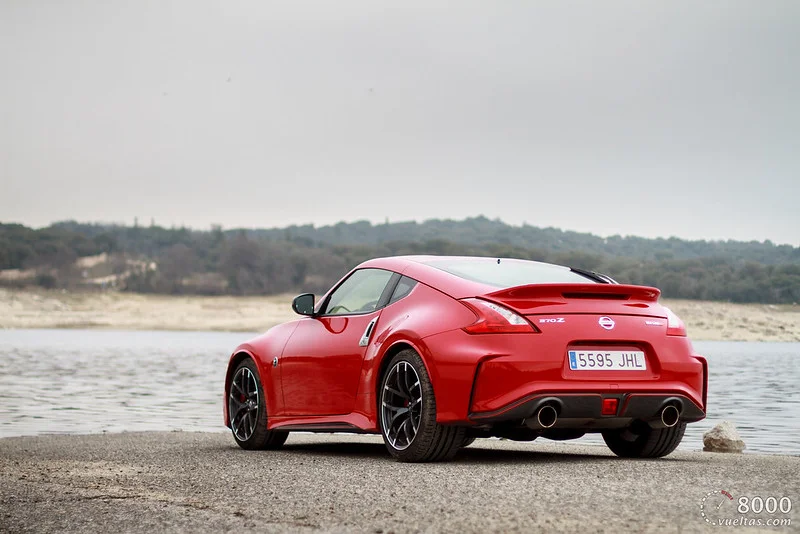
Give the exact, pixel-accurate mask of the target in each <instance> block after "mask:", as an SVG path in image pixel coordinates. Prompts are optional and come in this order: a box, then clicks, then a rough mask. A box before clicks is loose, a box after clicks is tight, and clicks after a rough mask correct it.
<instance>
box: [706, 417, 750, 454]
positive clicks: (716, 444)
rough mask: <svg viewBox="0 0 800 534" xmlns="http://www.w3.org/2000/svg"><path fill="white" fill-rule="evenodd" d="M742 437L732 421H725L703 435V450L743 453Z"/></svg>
mask: <svg viewBox="0 0 800 534" xmlns="http://www.w3.org/2000/svg"><path fill="white" fill-rule="evenodd" d="M744 448H745V444H744V441H742V437H741V436H740V435H739V432H737V430H736V427H735V426H733V423H731V422H730V421H723V422H721V423H720V424H718V425H717V426H715V427H714V428H712V429H711V430H709V431H708V432H706V433H705V434H703V450H704V451H709V452H742V451H743V450H744Z"/></svg>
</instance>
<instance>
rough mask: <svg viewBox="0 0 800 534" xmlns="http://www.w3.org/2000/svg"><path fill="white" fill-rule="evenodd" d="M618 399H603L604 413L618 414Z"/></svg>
mask: <svg viewBox="0 0 800 534" xmlns="http://www.w3.org/2000/svg"><path fill="white" fill-rule="evenodd" d="M618 405H619V401H618V400H617V399H603V415H617V406H618Z"/></svg>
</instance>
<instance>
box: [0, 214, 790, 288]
mask: <svg viewBox="0 0 800 534" xmlns="http://www.w3.org/2000/svg"><path fill="white" fill-rule="evenodd" d="M433 230H435V231H433ZM103 253H105V254H106V255H107V261H106V262H105V263H104V264H103V265H100V266H96V267H92V268H91V269H82V268H78V267H76V263H75V261H76V260H77V259H78V258H81V257H86V256H95V255H98V254H103ZM399 254H453V255H478V256H490V257H515V258H523V259H532V260H538V261H547V262H552V263H558V264H562V265H569V266H572V267H580V268H583V269H589V270H595V271H599V272H603V273H606V274H608V275H610V276H612V277H613V278H615V279H616V280H617V281H619V282H622V283H633V284H644V285H652V286H656V287H659V288H660V289H661V290H662V292H663V294H664V296H666V297H672V298H687V299H702V300H723V301H732V302H763V303H797V302H800V247H793V246H791V245H775V244H772V243H770V242H741V241H711V242H707V241H687V240H682V239H677V238H670V239H645V238H637V237H620V236H614V237H611V238H600V237H597V236H593V235H591V234H581V233H577V232H563V231H561V230H557V229H541V228H535V227H525V226H523V227H512V226H508V225H505V224H503V223H501V222H499V221H491V220H489V219H486V218H483V217H477V218H473V219H467V220H465V221H427V222H425V223H394V224H390V223H387V224H383V225H372V224H370V223H365V222H358V223H350V224H345V223H340V224H338V225H332V226H325V227H321V228H314V227H312V226H303V227H297V226H295V227H288V228H283V229H272V230H223V229H222V228H221V227H219V226H216V227H213V228H212V229H211V230H208V231H198V230H190V229H187V228H163V227H159V226H156V225H151V226H147V227H144V226H138V225H136V226H121V225H103V224H81V223H76V222H63V223H57V224H54V225H52V226H50V227H47V228H43V229H38V230H37V229H31V228H27V227H25V226H22V225H16V224H0V269H22V270H28V271H32V272H34V273H35V277H34V278H33V279H24V280H23V281H21V280H20V279H14V280H13V281H8V280H7V279H6V278H3V279H2V280H3V281H4V283H6V284H9V283H13V284H17V285H19V284H23V283H37V284H39V285H42V286H45V287H81V286H86V285H87V280H91V278H92V277H93V276H103V275H114V276H116V277H117V278H118V279H119V284H118V287H119V288H120V289H122V290H126V291H135V292H144V293H168V294H192V293H194V294H235V295H268V294H276V293H283V292H292V291H298V292H299V291H313V292H317V293H319V292H324V291H325V290H327V289H328V288H329V287H330V285H331V284H333V283H334V282H335V281H336V280H338V279H339V278H340V277H341V276H342V275H343V274H344V273H345V272H347V270H349V269H350V268H352V267H353V266H355V265H357V264H358V263H360V262H361V261H364V260H366V259H369V258H373V257H379V256H393V255H399ZM87 271H91V272H88V273H87Z"/></svg>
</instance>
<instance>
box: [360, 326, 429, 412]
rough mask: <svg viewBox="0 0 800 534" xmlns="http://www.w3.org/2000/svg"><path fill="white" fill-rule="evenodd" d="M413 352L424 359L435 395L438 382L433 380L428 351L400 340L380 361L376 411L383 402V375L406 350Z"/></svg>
mask: <svg viewBox="0 0 800 534" xmlns="http://www.w3.org/2000/svg"><path fill="white" fill-rule="evenodd" d="M408 349H410V350H413V351H414V352H416V353H417V354H418V355H419V357H420V358H421V359H422V363H423V365H425V370H426V371H427V372H428V376H429V377H430V379H431V386H432V387H433V388H434V394H435V391H436V383H435V382H436V381H435V379H434V378H433V374H432V373H431V366H430V364H429V363H428V361H427V358H426V356H425V353H426V351H423V350H420V347H418V346H416V345H415V344H413V343H411V342H409V341H408V340H399V341H396V342H395V343H393V344H392V345H391V346H390V347H389V348H388V349H386V351H384V353H383V355H382V356H381V359H380V364H379V365H378V371H377V373H375V387H374V391H375V405H376V409H379V406H380V402H381V383H382V382H383V375H384V374H386V370H387V369H388V368H389V363H390V362H391V361H392V358H394V357H395V356H396V355H397V354H398V353H400V352H402V351H404V350H408Z"/></svg>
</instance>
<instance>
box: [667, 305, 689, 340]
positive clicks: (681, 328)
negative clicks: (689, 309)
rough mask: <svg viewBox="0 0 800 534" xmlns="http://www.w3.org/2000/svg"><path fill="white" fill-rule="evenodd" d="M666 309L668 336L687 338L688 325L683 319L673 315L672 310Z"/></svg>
mask: <svg viewBox="0 0 800 534" xmlns="http://www.w3.org/2000/svg"><path fill="white" fill-rule="evenodd" d="M664 309H665V310H667V335H668V336H683V337H686V325H685V324H683V321H681V318H680V317H678V316H677V315H675V314H674V313H672V310H670V309H669V308H667V307H666V306H664Z"/></svg>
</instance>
